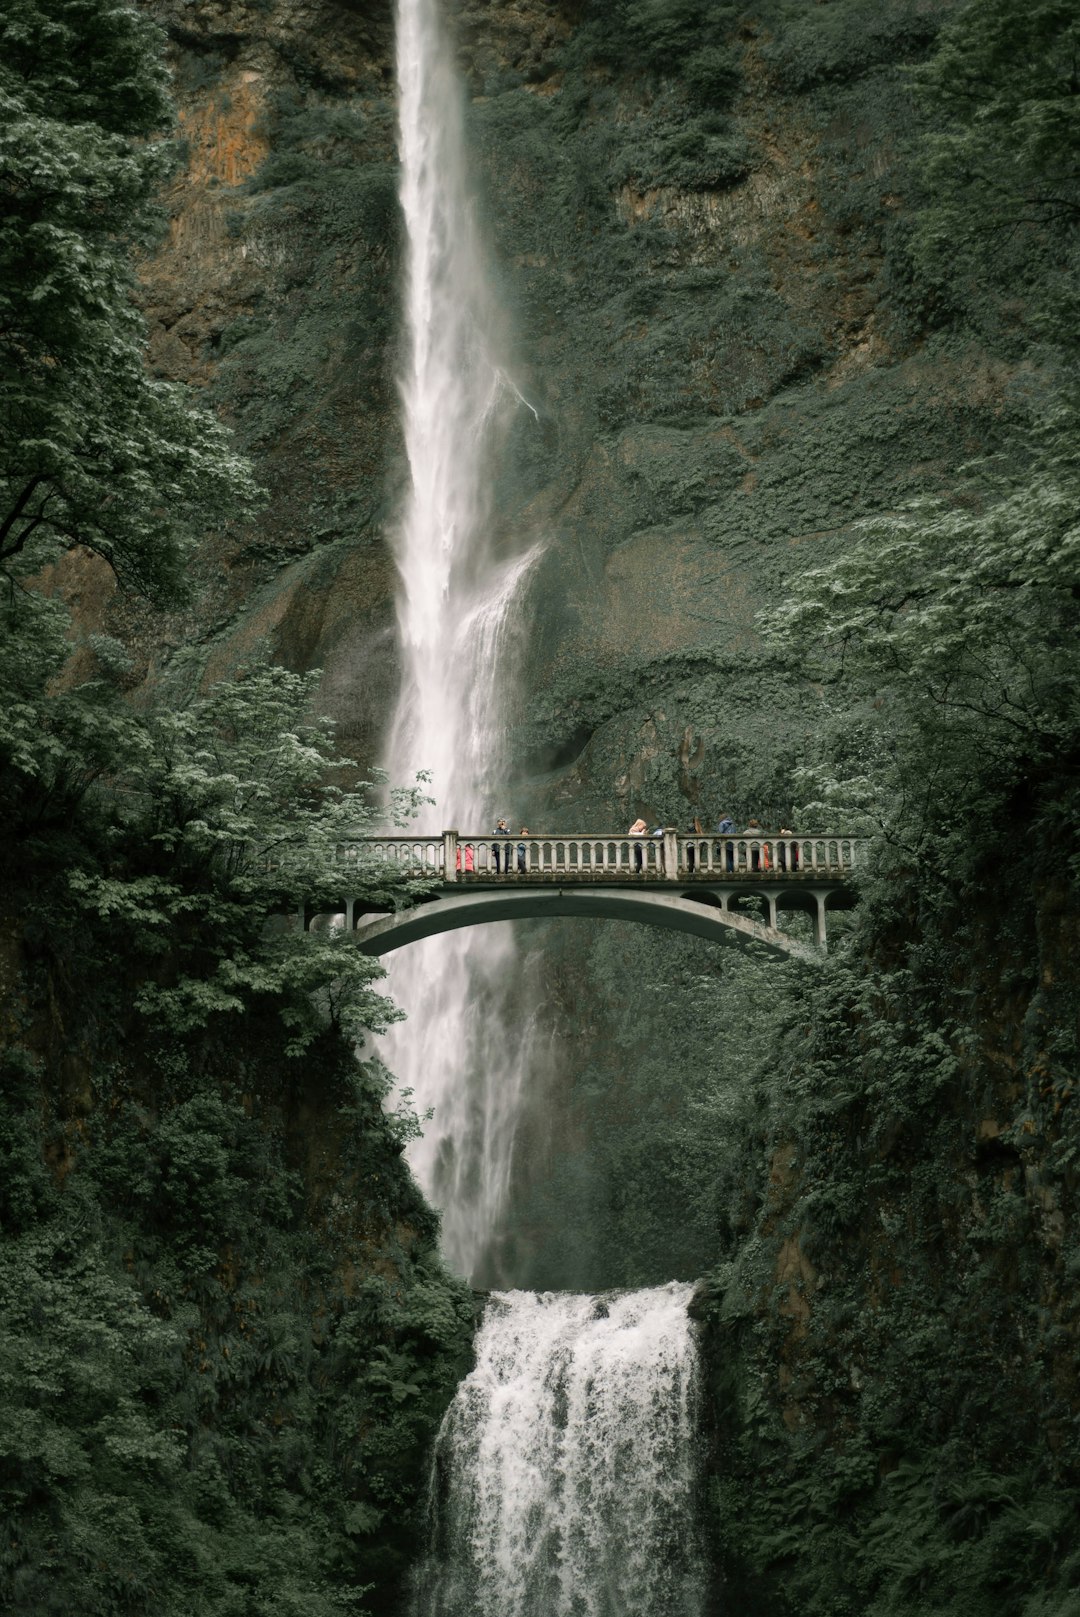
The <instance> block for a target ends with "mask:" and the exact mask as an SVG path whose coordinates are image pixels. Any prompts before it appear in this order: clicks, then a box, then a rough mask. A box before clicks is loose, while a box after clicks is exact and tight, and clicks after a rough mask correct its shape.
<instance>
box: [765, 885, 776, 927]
mask: <svg viewBox="0 0 1080 1617" xmlns="http://www.w3.org/2000/svg"><path fill="white" fill-rule="evenodd" d="M765 902H766V904H767V905H768V906H769V925H770V926H771V927H772V929H773V931H774V932H775V931H776V895H775V894H774V893H766V894H765Z"/></svg>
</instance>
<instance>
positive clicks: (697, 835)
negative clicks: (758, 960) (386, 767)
mask: <svg viewBox="0 0 1080 1617" xmlns="http://www.w3.org/2000/svg"><path fill="white" fill-rule="evenodd" d="M531 834H532V833H531V832H530V831H529V828H528V826H526V825H523V826H521V828H520V829H519V830H518V832H517V834H516V840H515V833H514V832H513V831H511V829H510V826H509V824H508V822H507V821H506V820H505V819H500V820H499V821H498V823H497V824H496V826H495V829H494V831H493V832H492V833H491V835H492V841H491V844H490V864H489V869H490V871H491V873H492V874H494V875H497V876H498V875H510V874H511V873H512V872H513V871H514V870H515V869H516V870H517V872H518V873H519V874H520V875H525V874H526V873H527V871H528V868H529V851H528V843H527V840H526V839H527V838H528V837H530V836H531ZM626 834H627V836H629V837H634V838H641V839H643V840H642V842H641V843H640V844H638V845H635V847H634V869H635V870H636V871H642V870H643V869H644V868H645V864H646V861H645V858H644V839H647V838H649V837H653V838H662V837H663V835H664V827H663V826H662V825H654V826H651V827H650V826H649V824H648V822H647V821H646V820H644V819H640V818H639V819H637V820H635V821H634V823H633V825H631V826H630V827H629V829H628V831H627V833H626ZM771 835H772V834H771V833H769V832H767V831H766V830H765V828H764V826H763V825H762V824H761V822H760V821H759V820H756V819H752V818H751V819H749V820H748V821H747V823H746V825H745V826H744V828H743V829H742V831H739V830H738V829H737V828H736V824H735V821H734V820H733V819H732V818H731V816H730V815H729V814H722V815H721V816H720V818H719V819H718V820H717V822H716V824H715V825H714V826H713V828H712V830H711V831H706V830H705V828H704V827H703V825H702V823H701V820H700V819H695V820H694V821H693V822H692V824H691V825H689V826H688V827H687V830H686V834H685V839H684V843H683V846H684V850H685V858H686V871H687V874H688V875H691V876H692V875H693V874H694V872H695V870H696V868H697V866H698V863H699V859H701V860H703V859H704V857H705V852H704V850H705V848H706V846H707V845H708V844H710V843H712V844H713V854H712V857H713V859H714V860H716V861H717V864H718V865H719V864H720V863H722V865H723V868H724V870H725V871H726V872H728V873H731V874H734V872H735V870H736V868H737V865H738V863H739V861H738V858H737V854H736V840H737V839H745V841H746V842H747V844H748V847H747V859H746V862H745V865H744V867H743V868H749V869H750V870H751V871H753V872H757V873H768V872H770V871H772V870H774V869H775V870H777V871H784V872H786V871H787V870H788V868H789V861H790V868H791V869H792V870H798V868H799V849H798V844H797V843H792V842H790V840H786V841H781V840H778V841H776V842H775V843H774V842H773V841H772V840H770V837H771ZM775 835H776V836H777V837H778V838H785V839H790V838H791V837H793V836H794V835H795V833H794V832H793V831H791V830H789V829H787V828H785V827H781V829H780V831H779V832H778V833H775ZM456 858H457V869H458V870H459V871H461V872H464V874H466V875H472V874H474V873H475V871H476V849H475V848H474V846H473V844H472V843H464V844H462V845H460V846H459V847H458V849H457V855H456ZM714 868H715V867H714Z"/></svg>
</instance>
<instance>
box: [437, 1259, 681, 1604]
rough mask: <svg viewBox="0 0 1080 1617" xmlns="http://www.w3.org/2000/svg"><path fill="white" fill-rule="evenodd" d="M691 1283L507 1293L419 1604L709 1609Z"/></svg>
mask: <svg viewBox="0 0 1080 1617" xmlns="http://www.w3.org/2000/svg"><path fill="white" fill-rule="evenodd" d="M692 1289H693V1288H692V1287H691V1286H688V1285H683V1284H680V1283H672V1284H671V1285H668V1286H661V1287H658V1288H655V1289H652V1290H648V1291H636V1292H623V1293H615V1292H613V1293H609V1294H607V1295H604V1296H599V1297H588V1296H578V1295H572V1294H567V1293H556V1292H546V1293H543V1294H537V1293H535V1292H523V1291H512V1292H501V1293H500V1292H495V1293H493V1295H492V1297H491V1299H490V1300H489V1302H488V1305H487V1309H486V1312H485V1315H484V1321H483V1325H482V1327H481V1330H480V1334H479V1336H478V1338H477V1342H476V1368H475V1369H474V1370H473V1371H472V1372H471V1374H470V1375H469V1376H467V1377H466V1379H465V1380H464V1381H463V1382H462V1383H461V1385H460V1387H459V1388H458V1391H457V1394H456V1396H455V1398H454V1401H453V1403H452V1404H451V1406H450V1409H449V1410H448V1412H447V1415H446V1418H445V1419H444V1421H443V1424H442V1428H441V1430H440V1433H439V1437H438V1442H437V1445H436V1452H435V1462H434V1467H433V1472H432V1483H431V1495H430V1501H429V1516H430V1531H429V1546H430V1548H429V1553H428V1555H427V1557H426V1559H425V1560H424V1562H423V1563H422V1564H421V1566H420V1567H419V1568H418V1569H417V1573H416V1577H415V1581H414V1592H413V1608H412V1609H413V1613H414V1617H700V1614H701V1612H702V1609H703V1604H704V1595H705V1567H704V1560H703V1557H702V1553H701V1545H700V1542H699V1537H698V1527H697V1521H698V1512H697V1499H696V1492H697V1454H698V1444H697V1433H696V1429H697V1419H696V1416H697V1409H696V1405H697V1390H698V1389H697V1357H696V1348H695V1343H694V1337H693V1327H692V1325H691V1322H690V1320H689V1318H688V1317H687V1304H688V1302H689V1300H690V1295H691V1292H692Z"/></svg>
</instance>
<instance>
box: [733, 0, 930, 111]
mask: <svg viewBox="0 0 1080 1617" xmlns="http://www.w3.org/2000/svg"><path fill="white" fill-rule="evenodd" d="M950 9H951V8H950V0H931V3H929V4H927V3H926V0H886V3H882V0H825V3H824V4H821V3H818V4H810V5H808V4H806V0H765V3H763V4H761V5H760V6H759V7H758V8H757V10H758V11H759V14H760V15H761V17H762V20H763V21H764V22H765V24H766V27H767V28H768V29H769V36H771V37H769V36H767V38H766V43H765V45H764V49H763V53H762V54H763V56H764V59H765V62H766V63H767V65H768V67H769V70H770V73H771V75H772V76H773V78H774V79H775V81H776V83H777V85H778V86H779V87H780V88H782V89H784V90H787V91H805V90H808V89H811V88H812V87H813V86H815V85H819V84H830V83H842V82H847V81H850V80H853V79H857V78H859V77H862V76H863V75H865V74H868V73H872V72H874V71H875V69H878V68H881V67H888V66H891V65H892V64H894V63H895V62H897V61H900V60H903V59H904V58H905V57H911V56H913V55H919V54H922V53H923V52H925V51H926V49H927V48H928V46H930V45H931V44H932V42H933V41H934V39H935V37H936V35H937V32H938V29H939V28H940V27H941V24H942V21H943V19H944V18H945V17H946V16H947V15H948V12H949V10H950Z"/></svg>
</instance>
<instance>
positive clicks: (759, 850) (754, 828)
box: [743, 820, 769, 870]
mask: <svg viewBox="0 0 1080 1617" xmlns="http://www.w3.org/2000/svg"><path fill="white" fill-rule="evenodd" d="M743 836H744V837H753V838H754V840H755V842H757V843H758V846H757V847H756V848H751V849H750V869H751V870H768V868H769V847H768V844H767V843H766V842H764V841H763V840H761V839H762V838H764V836H765V827H764V826H763V825H762V823H761V821H760V820H747V822H746V830H745V831H744V832H743Z"/></svg>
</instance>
